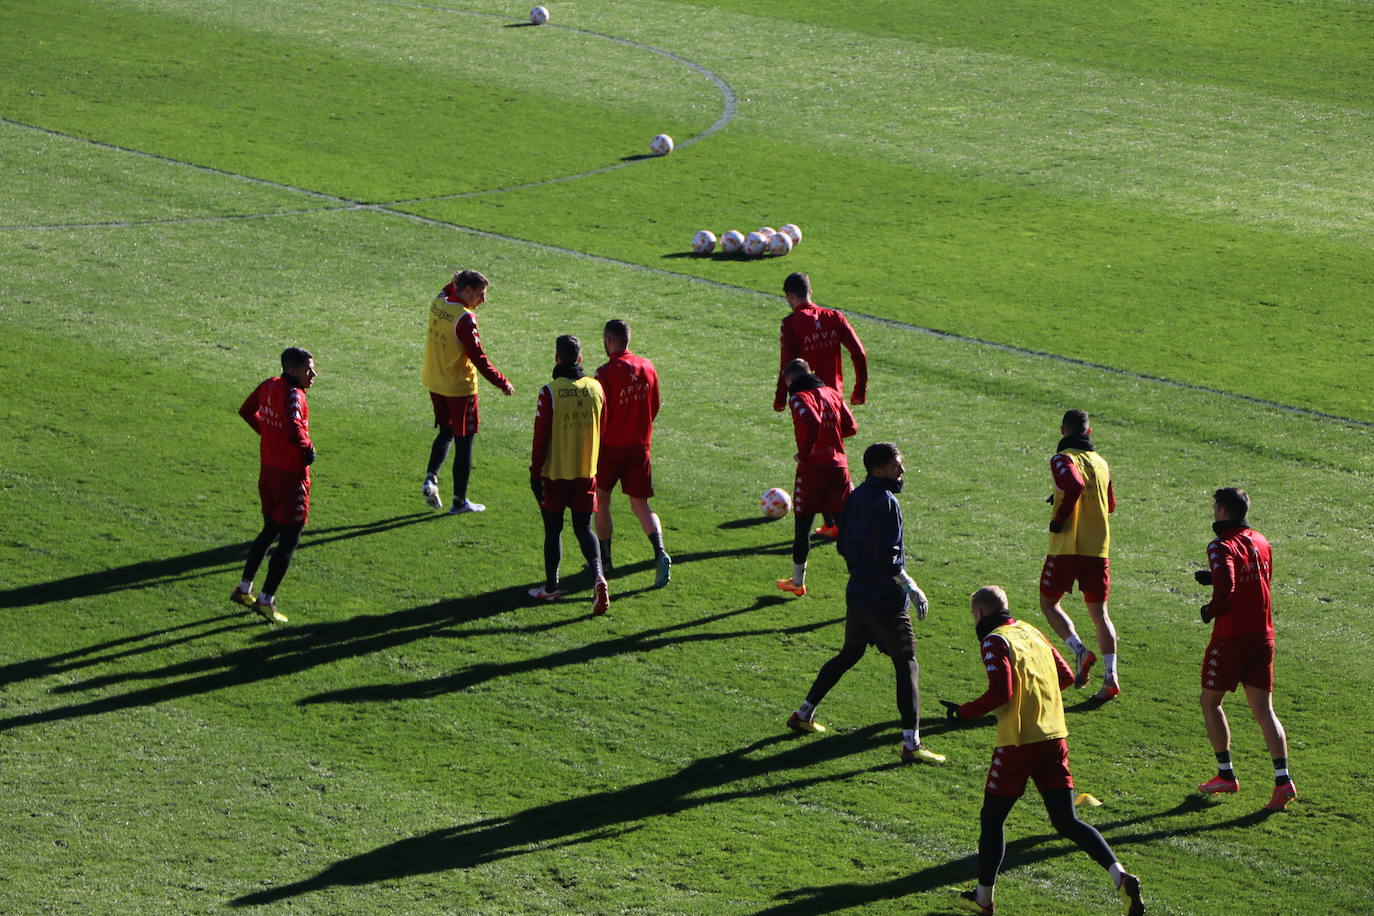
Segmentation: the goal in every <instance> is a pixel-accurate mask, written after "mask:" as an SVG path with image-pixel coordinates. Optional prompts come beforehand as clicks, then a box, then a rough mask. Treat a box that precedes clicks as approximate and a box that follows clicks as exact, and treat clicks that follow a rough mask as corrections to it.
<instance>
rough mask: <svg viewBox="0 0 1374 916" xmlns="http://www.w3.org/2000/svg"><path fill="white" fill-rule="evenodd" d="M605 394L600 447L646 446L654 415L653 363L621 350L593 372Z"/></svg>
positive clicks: (656, 413) (649, 440) (656, 381)
mask: <svg viewBox="0 0 1374 916" xmlns="http://www.w3.org/2000/svg"><path fill="white" fill-rule="evenodd" d="M596 380H597V381H598V382H600V383H601V390H602V391H604V392H605V394H606V421H605V426H604V427H603V428H602V431H601V444H602V445H646V446H647V445H649V444H650V443H651V442H652V440H653V437H654V418H655V417H657V416H658V406H659V401H658V373H657V372H656V371H655V370H654V364H653V363H651V362H649V361H648V360H647V359H645V358H644V357H642V356H635V355H634V354H633V353H631V352H630V351H629V350H621V351H620V352H619V353H617V354H615V355H614V356H612V357H611V358H610V360H609V361H607V363H606V364H605V365H604V366H602V367H601V368H600V369H597V370H596Z"/></svg>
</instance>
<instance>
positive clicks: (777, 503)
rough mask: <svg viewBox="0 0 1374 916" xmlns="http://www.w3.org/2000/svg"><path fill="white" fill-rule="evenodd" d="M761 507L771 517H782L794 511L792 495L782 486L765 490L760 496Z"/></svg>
mask: <svg viewBox="0 0 1374 916" xmlns="http://www.w3.org/2000/svg"><path fill="white" fill-rule="evenodd" d="M759 509H761V510H762V511H763V514H764V515H766V516H768V517H769V518H782V517H783V516H784V515H786V514H787V513H788V512H790V511H792V497H790V496H788V495H787V491H786V490H784V489H782V488H781V487H773V489H771V490H764V491H763V495H762V496H761V497H759Z"/></svg>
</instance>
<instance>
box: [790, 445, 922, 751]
mask: <svg viewBox="0 0 1374 916" xmlns="http://www.w3.org/2000/svg"><path fill="white" fill-rule="evenodd" d="M864 469H865V470H867V472H868V476H867V478H865V480H864V482H863V483H861V484H859V486H858V487H857V488H855V490H854V492H852V493H850V494H849V500H848V502H846V503H845V508H844V513H843V515H842V516H841V517H840V525H839V529H840V530H839V539H838V546H839V549H840V553H841V554H842V555H843V556H844V559H845V563H846V564H848V566H849V584H848V586H846V588H845V622H844V647H843V648H841V649H840V651H839V653H838V654H837V655H835V657H834V658H832V659H830V661H828V662H826V663H825V664H824V665H822V666H821V670H820V673H819V674H817V675H816V680H815V683H813V684H812V685H811V690H810V691H809V692H808V693H807V694H806V701H805V702H804V703H802V705H801V707H800V708H799V709H797V711H796V712H794V713H792V716H791V718H789V719H788V720H787V727H788V728H790V729H792V730H793V731H798V732H822V731H825V728H824V727H823V726H822V725H820V724H818V723H817V722H816V721H815V718H814V716H815V711H816V706H817V704H819V703H820V701H821V700H822V699H823V698H824V697H825V695H826V694H827V693H828V692H829V691H830V688H832V687H834V686H835V685H836V684H837V683H839V680H840V678H841V677H843V676H844V673H845V672H846V671H848V670H849V669H850V668H852V667H854V664H855V663H856V662H857V661H858V660H859V659H861V658H863V655H864V652H865V651H866V650H867V649H868V647H869V646H870V645H872V646H877V647H878V650H879V651H880V652H882V653H883V654H884V655H886V656H888V657H889V658H891V659H892V667H893V670H894V671H895V673H896V677H897V710H898V712H899V713H901V718H902V750H901V754H902V760H903V761H905V762H908V763H944V761H945V758H944V756H943V755H941V754H936V753H934V752H933V751H930V750H928V749H926V748H925V747H923V746H922V745H921V733H920V730H919V728H918V725H917V724H918V722H919V721H920V713H921V691H920V684H919V680H920V674H921V667H920V665H918V664H917V663H916V639H915V636H914V635H913V633H912V629H911V614H910V613H909V612H908V610H907V609H908V608H909V607H910V606H911V605H912V604H915V605H916V619H917V620H924V619H925V616H926V609H927V603H926V596H925V594H924V593H923V592H922V591H921V590H920V589H919V588H917V586H916V582H915V580H913V579H912V578H911V576H910V575H908V574H907V571H906V553H905V550H904V548H903V544H902V507H901V506H900V505H898V503H897V494H898V493H900V492H901V491H902V474H903V473H904V472H905V470H906V469H905V468H904V467H903V466H902V453H901V452H900V451H898V450H897V446H895V445H893V444H892V443H890V442H879V443H876V444H874V445H870V446H869V447H868V448H867V450H865V451H864Z"/></svg>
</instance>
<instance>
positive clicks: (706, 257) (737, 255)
mask: <svg viewBox="0 0 1374 916" xmlns="http://www.w3.org/2000/svg"><path fill="white" fill-rule="evenodd" d="M645 158H649V157H645ZM660 257H661V258H663V260H665V261H676V260H679V259H681V258H695V259H696V260H698V261H761V260H764V259H765V258H766V257H768V256H767V255H751V254H745V253H744V252H743V251H731V252H725V251H712V252H709V253H707V254H697V253H696V252H695V251H670V252H668V253H667V254H665V255H660Z"/></svg>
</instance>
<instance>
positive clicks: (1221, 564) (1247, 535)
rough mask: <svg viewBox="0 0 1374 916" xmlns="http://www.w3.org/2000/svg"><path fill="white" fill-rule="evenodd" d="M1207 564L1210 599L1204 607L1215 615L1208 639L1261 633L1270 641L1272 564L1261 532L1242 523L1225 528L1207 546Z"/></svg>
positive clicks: (1272, 629)
mask: <svg viewBox="0 0 1374 916" xmlns="http://www.w3.org/2000/svg"><path fill="white" fill-rule="evenodd" d="M1207 565H1208V566H1209V567H1210V568H1211V570H1212V601H1211V603H1210V604H1209V605H1208V606H1209V607H1210V608H1211V610H1212V613H1213V614H1215V615H1216V619H1215V620H1214V621H1213V623H1212V638H1214V639H1215V638H1217V637H1219V636H1246V635H1258V634H1264V635H1265V636H1267V637H1269V638H1270V639H1271V640H1272V639H1273V638H1274V615H1273V606H1272V603H1271V600H1270V593H1269V577H1270V575H1271V572H1272V566H1271V554H1270V550H1269V541H1268V540H1266V539H1265V537H1264V535H1262V534H1260V533H1259V532H1258V531H1256V530H1255V529H1253V528H1249V527H1247V526H1245V525H1237V526H1235V527H1234V528H1230V529H1228V530H1226V532H1225V533H1224V534H1222V535H1221V536H1220V537H1218V538H1217V539H1216V540H1214V541H1212V543H1210V544H1208V545H1207Z"/></svg>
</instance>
